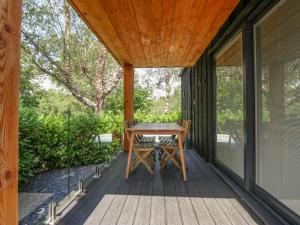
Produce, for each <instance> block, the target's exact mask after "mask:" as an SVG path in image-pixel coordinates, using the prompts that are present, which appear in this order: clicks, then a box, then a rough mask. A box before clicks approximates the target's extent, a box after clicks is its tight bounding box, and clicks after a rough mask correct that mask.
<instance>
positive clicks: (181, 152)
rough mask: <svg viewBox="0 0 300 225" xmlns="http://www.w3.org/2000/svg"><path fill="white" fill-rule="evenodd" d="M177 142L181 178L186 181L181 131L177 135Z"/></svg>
mask: <svg viewBox="0 0 300 225" xmlns="http://www.w3.org/2000/svg"><path fill="white" fill-rule="evenodd" d="M178 144H179V151H180V161H181V169H182V176H183V180H184V181H187V178H186V170H185V159H184V152H183V145H182V134H181V133H180V134H179V135H178Z"/></svg>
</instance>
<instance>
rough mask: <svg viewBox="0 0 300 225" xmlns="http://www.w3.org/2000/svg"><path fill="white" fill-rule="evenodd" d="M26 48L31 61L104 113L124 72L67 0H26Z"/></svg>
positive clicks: (88, 104) (23, 39)
mask: <svg viewBox="0 0 300 225" xmlns="http://www.w3.org/2000/svg"><path fill="white" fill-rule="evenodd" d="M22 49H23V52H24V54H25V56H24V57H28V58H30V60H31V63H32V64H34V66H35V67H36V68H37V69H38V70H39V71H40V72H41V73H42V74H46V75H48V76H50V77H51V78H52V79H53V80H54V81H55V82H57V83H59V84H61V85H63V86H64V87H65V88H66V89H67V90H68V91H70V93H71V94H72V95H73V96H74V97H75V98H76V99H77V100H78V101H80V102H82V103H83V104H84V105H86V106H88V107H89V108H91V109H93V110H95V111H96V112H100V111H101V110H102V109H103V107H104V102H105V99H106V98H107V96H108V95H109V94H110V93H111V92H112V91H113V90H114V89H115V88H116V87H117V85H118V83H119V81H120V79H121V75H122V71H121V68H120V67H119V66H118V65H117V63H116V61H115V60H114V59H113V58H112V56H111V55H110V54H108V52H107V50H106V49H105V47H104V46H102V45H101V44H100V42H99V41H98V40H97V39H96V38H95V36H94V35H93V34H92V33H91V31H90V30H89V28H88V27H87V26H86V25H85V24H84V23H83V22H82V21H81V19H80V18H79V17H78V16H77V15H76V14H75V12H74V11H73V10H72V9H71V7H70V5H69V4H68V3H67V1H66V0H50V1H46V0H40V1H35V0H25V1H24V4H23V26H22Z"/></svg>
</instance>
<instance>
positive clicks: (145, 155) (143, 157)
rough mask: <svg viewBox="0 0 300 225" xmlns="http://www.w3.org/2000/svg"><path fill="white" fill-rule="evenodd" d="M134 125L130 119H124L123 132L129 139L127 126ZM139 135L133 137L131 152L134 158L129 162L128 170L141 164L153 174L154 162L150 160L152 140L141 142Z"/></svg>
mask: <svg viewBox="0 0 300 225" xmlns="http://www.w3.org/2000/svg"><path fill="white" fill-rule="evenodd" d="M132 125H134V123H133V122H132V121H125V134H126V136H127V138H128V139H129V140H130V137H129V132H128V130H127V128H129V127H131V126H132ZM141 138H142V137H141V136H138V135H136V136H135V138H134V145H133V152H134V153H135V156H136V158H135V159H134V160H133V161H132V163H131V168H130V170H131V171H133V170H135V169H136V168H137V167H138V166H139V165H141V164H143V165H144V166H145V167H146V169H147V170H148V171H149V173H150V174H152V175H153V170H152V168H153V167H154V162H153V160H152V157H153V153H154V142H149V141H147V142H141Z"/></svg>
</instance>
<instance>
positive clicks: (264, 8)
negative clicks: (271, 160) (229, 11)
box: [247, 0, 300, 224]
mask: <svg viewBox="0 0 300 225" xmlns="http://www.w3.org/2000/svg"><path fill="white" fill-rule="evenodd" d="M278 4H280V0H275V1H270V0H269V1H265V2H263V3H262V4H260V5H259V7H257V9H256V10H255V11H254V12H253V13H251V14H250V15H249V17H248V20H247V23H248V25H249V27H251V28H252V35H251V39H252V49H251V51H252V52H251V54H252V70H253V78H254V80H253V81H252V82H254V83H253V84H254V87H253V91H254V95H253V98H254V99H253V100H254V106H252V107H253V112H252V113H253V114H254V127H253V129H254V137H253V140H254V141H256V140H255V135H256V123H257V121H256V110H257V109H256V104H255V101H256V94H257V93H256V87H255V85H256V80H255V79H256V74H255V61H254V57H255V56H254V54H255V52H254V51H255V50H254V48H255V46H254V44H255V43H254V28H255V25H256V23H258V22H259V21H260V20H261V19H262V18H263V17H264V16H266V15H267V14H268V13H269V12H270V11H271V10H273V9H274V8H275V7H277V5H278ZM253 143H254V146H253V149H254V153H253V156H254V159H253V160H254V161H253V164H252V165H253V167H254V168H253V172H254V174H253V175H252V176H251V187H252V188H251V193H252V194H253V195H255V197H259V198H260V199H261V200H263V201H264V202H265V203H267V204H268V205H270V206H271V207H272V209H273V210H275V211H276V212H277V213H278V214H279V215H281V216H283V217H284V218H285V219H287V220H288V221H289V222H290V223H292V224H300V216H299V215H297V214H296V213H295V212H294V211H292V210H291V209H290V208H288V207H287V206H286V205H284V204H283V203H281V202H280V201H279V200H278V199H276V198H275V197H273V196H272V195H271V194H270V193H268V192H267V191H266V190H264V189H263V188H261V187H260V186H258V185H257V184H256V172H255V170H256V150H257V149H256V142H253Z"/></svg>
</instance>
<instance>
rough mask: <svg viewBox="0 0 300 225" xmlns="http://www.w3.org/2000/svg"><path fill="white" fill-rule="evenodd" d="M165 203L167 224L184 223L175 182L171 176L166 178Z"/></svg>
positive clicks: (180, 224) (178, 224)
mask: <svg viewBox="0 0 300 225" xmlns="http://www.w3.org/2000/svg"><path fill="white" fill-rule="evenodd" d="M164 187H165V204H166V224H167V225H182V224H183V223H182V218H181V214H180V209H179V204H178V199H177V196H176V192H175V186H174V182H173V181H172V178H171V177H170V176H167V177H166V179H165V180H164Z"/></svg>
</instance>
